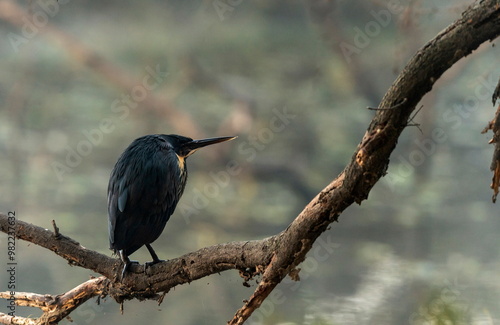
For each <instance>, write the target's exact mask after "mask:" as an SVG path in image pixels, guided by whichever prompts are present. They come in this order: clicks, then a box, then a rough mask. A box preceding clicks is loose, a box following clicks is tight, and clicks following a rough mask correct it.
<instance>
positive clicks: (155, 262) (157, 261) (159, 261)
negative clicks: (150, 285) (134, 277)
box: [144, 259, 165, 274]
mask: <svg viewBox="0 0 500 325" xmlns="http://www.w3.org/2000/svg"><path fill="white" fill-rule="evenodd" d="M161 262H165V260H160V259H158V260H153V261H151V262H146V263H144V273H145V274H148V269H149V268H150V267H151V266H153V265H155V264H158V263H161Z"/></svg>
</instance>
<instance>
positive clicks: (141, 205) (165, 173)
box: [108, 157, 179, 248]
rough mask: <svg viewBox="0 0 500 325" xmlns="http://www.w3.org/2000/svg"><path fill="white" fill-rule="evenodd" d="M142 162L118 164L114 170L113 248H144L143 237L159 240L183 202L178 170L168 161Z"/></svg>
mask: <svg viewBox="0 0 500 325" xmlns="http://www.w3.org/2000/svg"><path fill="white" fill-rule="evenodd" d="M141 162H142V164H141V165H139V164H137V163H136V164H127V165H123V164H117V166H115V169H114V170H113V173H112V176H111V180H112V181H110V184H109V187H108V214H109V240H110V245H111V247H112V248H116V247H122V246H130V245H132V244H134V245H139V247H140V246H142V245H144V243H142V244H140V243H139V242H140V240H141V238H142V237H144V236H145V237H148V236H151V237H157V236H156V232H157V229H158V228H161V230H163V227H164V226H165V223H166V222H167V221H168V218H169V217H170V215H171V214H172V213H173V212H174V209H175V206H176V204H177V201H178V199H179V197H178V195H177V193H176V191H175V189H176V188H178V186H179V184H178V183H179V180H178V176H177V175H173V173H172V170H176V169H171V166H169V163H168V161H166V160H164V159H161V157H152V159H142V160H141ZM161 230H160V232H161ZM158 235H159V233H158ZM132 237H133V238H132ZM155 239H156V238H155ZM136 241H137V243H136Z"/></svg>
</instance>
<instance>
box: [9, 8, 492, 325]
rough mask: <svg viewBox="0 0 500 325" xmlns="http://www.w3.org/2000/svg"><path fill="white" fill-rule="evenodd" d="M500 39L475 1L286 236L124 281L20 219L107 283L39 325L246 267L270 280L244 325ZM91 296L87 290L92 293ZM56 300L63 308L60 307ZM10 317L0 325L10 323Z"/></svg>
mask: <svg viewBox="0 0 500 325" xmlns="http://www.w3.org/2000/svg"><path fill="white" fill-rule="evenodd" d="M499 34H500V6H499V5H498V4H497V1H496V0H484V1H480V2H476V3H474V4H473V5H472V6H471V7H469V8H468V9H467V10H466V11H465V12H464V13H463V14H462V17H461V18H460V19H458V20H457V21H456V22H454V23H453V24H452V25H450V26H449V27H447V28H446V29H445V30H443V31H442V32H440V33H439V34H438V35H437V36H436V37H435V38H434V39H433V40H431V41H430V42H429V43H427V44H426V45H425V46H424V47H423V48H422V49H420V50H419V51H418V52H417V53H416V54H415V56H414V57H413V58H412V59H411V60H410V62H409V63H408V64H407V66H406V67H405V69H404V70H403V71H402V72H401V74H400V75H399V76H398V78H397V79H396V81H395V82H394V83H393V85H392V86H391V87H390V89H389V90H388V92H387V93H386V94H385V96H384V98H383V99H382V101H381V103H380V105H379V108H380V109H379V110H377V113H376V115H375V117H374V118H373V120H372V121H371V124H370V126H369V127H368V130H367V131H366V133H365V135H364V137H363V139H362V141H361V143H360V144H359V145H358V147H357V148H356V150H355V152H354V155H353V157H352V160H351V161H350V163H349V164H348V165H347V166H346V168H345V169H344V171H343V172H342V173H341V174H340V175H339V176H338V177H337V178H336V179H334V180H333V181H332V182H331V183H330V184H329V185H328V186H326V188H324V189H323V190H322V191H321V192H320V193H319V194H318V195H317V196H316V197H315V198H314V199H313V200H312V201H311V202H310V203H309V204H308V205H307V206H306V207H305V209H304V210H303V211H302V212H301V213H300V214H299V216H297V217H296V218H295V220H294V221H293V222H292V223H291V224H290V225H289V226H288V227H287V228H286V229H285V230H283V231H282V232H281V233H279V234H277V235H275V236H272V237H269V238H266V239H262V240H256V241H248V242H233V243H227V244H220V245H215V246H211V247H207V248H203V249H200V250H198V251H196V252H192V253H189V254H186V255H184V256H181V257H178V258H176V259H173V260H170V261H168V262H163V263H159V264H157V265H154V266H152V267H151V268H150V269H148V274H144V272H143V270H144V267H143V266H141V265H134V266H133V267H132V269H131V274H130V275H128V276H127V277H126V278H125V281H124V282H123V283H118V282H116V281H115V280H116V279H115V276H116V274H117V273H118V271H119V269H120V262H119V261H118V260H117V259H113V258H110V257H108V256H105V255H102V254H99V253H97V252H94V251H91V250H88V249H85V248H83V247H82V246H80V245H79V244H78V243H76V242H75V241H74V240H72V239H70V238H68V237H65V236H63V235H61V234H59V235H58V236H56V233H54V232H52V231H48V230H45V229H43V228H40V227H36V226H33V225H30V224H27V223H24V222H21V221H19V222H18V223H17V226H16V230H15V232H16V236H17V237H18V238H20V239H23V240H28V241H30V242H32V243H35V244H37V245H40V246H43V247H45V248H47V249H50V250H52V251H53V252H55V253H56V254H58V255H60V256H61V257H63V258H65V259H66V260H68V261H70V262H71V263H72V264H74V265H78V266H81V267H84V268H87V269H91V270H93V271H95V272H97V273H100V274H102V275H103V276H104V277H100V278H97V279H93V280H90V282H89V281H88V282H86V283H84V284H82V285H81V286H83V287H81V286H79V287H77V288H75V289H73V290H72V291H75V292H77V294H75V295H76V296H77V297H80V296H78V292H81V291H79V290H81V288H85V290H86V293H85V294H83V296H82V298H81V299H79V298H78V299H72V298H71V294H70V292H71V291H70V292H68V293H66V294H63V295H62V296H61V297H65V296H68V298H67V300H65V301H68V303H69V305H68V306H66V307H61V306H59V305H57V301H58V299H54V300H50V303H49V304H50V306H51V310H53V314H51V315H49V314H48V313H47V312H44V314H43V316H42V317H41V318H39V319H37V320H33V324H41V323H48V324H55V323H57V322H58V321H60V320H61V319H62V318H64V317H66V316H67V314H68V311H71V310H72V308H76V307H77V306H78V305H79V304H80V303H81V302H82V301H84V300H85V299H88V297H91V296H97V295H111V296H113V297H114V298H115V299H116V300H117V301H123V300H124V299H133V298H137V299H151V298H154V299H159V300H160V301H161V299H162V295H161V294H165V293H166V292H168V291H169V290H170V289H171V288H172V287H174V286H176V285H180V284H184V283H189V282H191V281H194V280H196V279H199V278H202V277H204V276H207V275H210V274H213V273H218V272H221V271H224V270H228V269H238V270H240V274H241V275H242V276H243V277H244V278H246V279H247V278H249V277H252V276H255V275H256V274H259V273H261V274H262V280H261V281H260V283H259V285H258V286H257V288H256V290H255V292H254V293H253V295H252V296H251V297H250V299H249V300H248V301H246V302H245V304H244V305H243V306H242V308H240V309H239V310H238V311H237V312H236V314H235V316H234V318H233V319H232V320H231V321H230V322H229V323H230V324H242V323H243V322H244V321H245V320H247V319H248V317H250V316H251V315H252V312H253V311H254V310H255V309H256V308H258V307H259V306H260V305H261V303H262V302H263V301H264V299H265V298H266V297H267V296H268V295H269V293H270V292H272V290H273V289H274V288H275V287H276V285H277V284H278V283H280V282H281V281H282V280H283V278H284V277H285V276H286V275H290V276H292V278H294V279H295V280H298V279H299V274H300V273H299V272H298V270H297V269H296V266H297V265H298V264H299V263H301V262H302V261H303V260H304V258H305V256H306V254H307V252H308V251H309V250H310V249H311V247H312V244H313V243H314V241H315V240H316V239H317V238H318V236H319V235H321V233H323V232H324V231H325V230H326V229H327V227H328V226H329V225H331V223H332V222H333V221H337V219H338V217H339V215H340V214H341V213H342V211H344V210H345V209H346V208H347V207H348V206H350V205H351V204H352V203H354V202H356V203H358V204H359V203H361V202H362V201H363V200H365V199H367V197H368V194H369V192H370V190H371V189H372V188H373V186H374V184H375V183H376V182H377V181H378V180H379V179H380V177H382V176H384V175H385V173H386V170H387V167H388V164H389V158H390V154H391V152H392V151H393V150H394V148H395V146H396V144H397V140H398V137H399V135H400V134H401V132H402V131H403V130H404V129H405V128H406V127H407V126H408V123H409V122H408V121H409V120H410V116H411V114H412V112H413V111H414V109H415V107H416V105H417V104H418V102H419V101H420V100H421V98H422V97H423V96H424V95H425V94H426V93H427V92H429V91H430V90H431V89H432V87H433V85H434V83H435V82H436V80H437V79H438V78H439V77H440V76H441V75H442V74H443V72H445V71H446V70H447V69H449V68H450V67H451V66H452V65H453V64H454V63H455V62H457V61H458V60H459V59H461V58H462V57H464V56H467V55H468V54H470V53H471V52H472V51H473V50H475V49H476V48H477V47H478V46H479V45H480V44H482V43H483V42H486V41H488V40H493V39H494V38H496V37H497V36H498V35H499ZM6 227H7V219H6V216H5V215H0V228H1V230H2V231H4V232H6ZM85 290H84V291H85ZM29 295H32V294H26V293H24V294H20V293H18V298H19V299H18V300H17V301H18V303H19V304H21V303H27V304H28V303H29V304H32V305H34V306H39V308H41V309H42V310H43V308H45V306H46V305H44V304H46V303H47V302H45V301H42V302H39V299H38V298H37V296H36V295H33V296H32V299H31V300H30V301H29V302H26V301H27V300H29V299H27V298H25V297H28V296H29ZM52 301H55V303H52ZM5 316H6V315H0V321H3V322H6V321H5V320H6V318H5ZM9 321H12V323H13V324H27V322H29V321H32V320H30V319H26V318H19V317H17V318H16V319H10V320H9Z"/></svg>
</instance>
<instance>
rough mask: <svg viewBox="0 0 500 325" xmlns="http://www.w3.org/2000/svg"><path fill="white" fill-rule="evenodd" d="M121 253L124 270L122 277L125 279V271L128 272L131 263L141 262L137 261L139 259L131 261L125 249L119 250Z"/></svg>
mask: <svg viewBox="0 0 500 325" xmlns="http://www.w3.org/2000/svg"><path fill="white" fill-rule="evenodd" d="M119 254H120V259H121V260H122V262H123V270H122V277H121V280H123V279H124V278H125V273H127V270H128V269H129V267H130V264H132V263H139V262H137V261H131V260H130V259H129V258H128V256H127V255H126V254H125V252H123V249H120V250H119Z"/></svg>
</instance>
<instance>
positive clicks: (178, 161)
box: [108, 134, 236, 279]
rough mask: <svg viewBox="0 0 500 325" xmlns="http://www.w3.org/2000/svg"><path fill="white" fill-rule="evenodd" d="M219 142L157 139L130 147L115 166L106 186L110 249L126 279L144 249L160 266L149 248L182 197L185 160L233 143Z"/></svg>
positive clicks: (142, 139) (148, 137)
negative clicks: (204, 149) (132, 258)
mask: <svg viewBox="0 0 500 325" xmlns="http://www.w3.org/2000/svg"><path fill="white" fill-rule="evenodd" d="M234 138H236V137H220V138H209V139H202V140H193V139H191V138H187V137H183V136H180V135H175V134H169V135H166V134H153V135H146V136H143V137H140V138H138V139H136V140H134V142H132V143H131V144H130V145H129V146H128V148H127V149H125V151H124V152H123V153H122V154H121V156H120V158H118V161H117V162H116V165H115V167H114V168H113V171H112V172H111V177H110V179H109V185H108V220H109V223H108V226H109V227H108V230H109V244H110V248H111V249H112V250H113V251H114V252H115V253H117V254H119V255H120V258H121V260H122V261H123V263H124V266H123V270H122V274H121V276H122V279H123V277H124V275H125V273H126V272H127V269H128V268H129V266H130V264H131V263H132V261H130V259H129V258H128V256H129V255H131V254H132V253H134V252H135V251H136V250H138V249H139V248H141V247H142V246H143V245H146V247H147V248H148V250H149V253H150V254H151V257H152V258H153V261H152V262H150V263H148V264H155V263H158V262H160V259H158V256H157V255H156V253H155V251H154V250H153V248H152V247H151V243H152V242H154V241H155V240H156V239H157V238H158V237H159V236H160V234H161V233H162V231H163V229H164V228H165V224H166V223H167V221H168V219H169V218H170V216H171V215H172V213H173V212H174V210H175V207H176V206H177V202H179V199H180V197H181V195H182V193H183V192H184V187H185V186H186V180H187V169H186V158H187V157H189V156H190V155H191V154H193V153H194V152H195V151H196V150H198V149H199V148H202V147H205V146H208V145H211V144H215V143H220V142H224V141H229V140H232V139H234Z"/></svg>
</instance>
